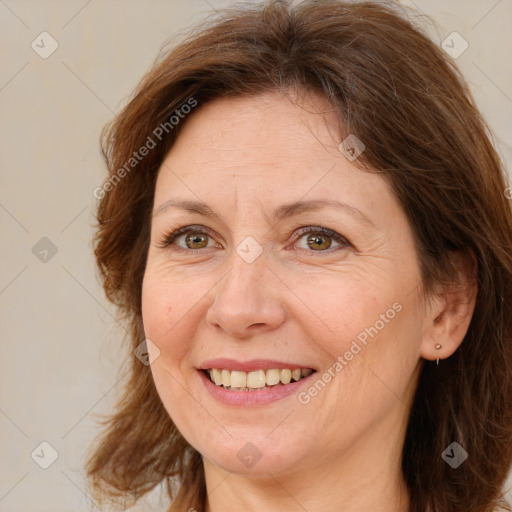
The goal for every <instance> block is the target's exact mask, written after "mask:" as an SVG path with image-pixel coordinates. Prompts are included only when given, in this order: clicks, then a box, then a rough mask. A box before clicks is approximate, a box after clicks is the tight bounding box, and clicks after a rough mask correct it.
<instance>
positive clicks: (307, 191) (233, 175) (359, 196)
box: [155, 92, 394, 209]
mask: <svg viewBox="0 0 512 512" xmlns="http://www.w3.org/2000/svg"><path fill="white" fill-rule="evenodd" d="M340 142H341V141H340V135H339V134H338V130H337V117H336V114H335V113H334V112H333V110H332V107H330V106H329V105H328V104H327V103H326V102H325V101H324V100H322V99H321V98H319V97H317V96H312V95H309V96H305V97H301V98H300V99H297V98H294V99H293V100H291V99H290V98H288V97H285V96H283V95H282V94H281V93H278V92H276V93H265V94H262V95H258V96H251V97H235V98H223V99H219V100H214V101H212V102H209V103H207V104H205V105H203V106H199V108H198V109H197V110H196V111H195V112H194V113H193V114H192V115H191V116H190V117H189V118H188V119H186V122H185V124H184V126H183V128H182V131H181V133H180V135H179V137H178V138H177V140H176V142H175V144H174V145H173V147H172V148H171V150H170V152H169V153H168V155H167V157H166V158H165V160H164V162H163V163H162V165H161V168H160V171H159V176H158V181H157V188H156V192H155V206H158V204H159V203H161V202H162V201H165V200H168V199H169V198H170V196H172V198H181V199H187V200H203V201H205V202H208V203H211V202H212V200H213V201H214V202H216V203H217V204H218V205H224V207H225V205H227V204H229V205H230V206H233V207H235V206H234V205H236V208H241V207H242V206H243V204H251V203H254V201H255V200H256V199H257V200H258V202H262V203H265V204H269V205H270V204H273V203H275V204H278V203H279V204H282V203H284V202H290V201H293V200H300V199H306V200H316V199H337V200H342V201H344V202H347V203H348V202H351V201H355V202H357V203H359V205H360V206H362V207H363V208H367V209H372V208H374V207H375V206H378V207H379V208H381V209H382V208H383V205H382V204H381V205H376V204H375V198H374V197H373V196H380V199H378V201H380V202H385V201H386V200H387V201H388V202H389V201H391V202H393V201H394V199H393V197H392V195H391V191H390V190H389V189H388V187H387V183H386V182H385V180H384V179H383V178H382V177H381V176H379V175H377V174H374V173H369V172H364V171H362V170H360V169H359V168H358V167H356V166H355V165H353V164H352V163H351V162H350V161H349V160H347V158H346V157H345V156H344V154H343V153H342V152H341V151H340V149H339V145H340ZM379 190H380V192H381V193H380V194H378V193H377V194H374V193H370V191H373V192H378V191H379ZM247 208H249V206H247Z"/></svg>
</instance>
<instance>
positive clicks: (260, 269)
mask: <svg viewBox="0 0 512 512" xmlns="http://www.w3.org/2000/svg"><path fill="white" fill-rule="evenodd" d="M230 263H231V265H230V267H229V270H228V272H227V274H226V275H225V276H224V278H223V279H221V281H220V282H219V283H218V284H217V286H215V287H214V288H213V293H214V294H215V295H214V299H213V302H212V304H211V306H210V307H209V308H208V311H207V314H206V321H207V323H208V324H209V325H212V326H213V327H214V328H215V329H222V330H223V331H225V333H226V334H227V335H229V336H231V337H233V338H237V339H245V338H248V337H250V336H253V335H255V334H261V333H264V332H266V331H271V330H273V329H276V328H278V327H279V326H280V325H281V324H282V323H283V322H284V320H285V309H284V307H283V302H282V296H281V295H282V294H281V293H280V292H279V290H283V289H284V288H285V287H284V286H283V283H282V282H281V281H280V279H279V278H278V277H277V276H276V275H275V271H272V270H270V268H269V267H268V266H267V264H266V258H265V257H264V254H262V255H261V256H260V257H259V258H257V259H256V260H255V261H253V262H252V263H247V262H246V261H244V260H243V259H242V258H241V257H240V256H239V255H238V254H237V253H236V252H235V251H233V256H232V260H231V262H230Z"/></svg>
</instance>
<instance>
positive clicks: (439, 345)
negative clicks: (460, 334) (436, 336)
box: [436, 343, 443, 365]
mask: <svg viewBox="0 0 512 512" xmlns="http://www.w3.org/2000/svg"><path fill="white" fill-rule="evenodd" d="M441 348H443V345H441V343H436V350H439V349H441ZM436 364H437V365H439V357H438V358H437V363H436Z"/></svg>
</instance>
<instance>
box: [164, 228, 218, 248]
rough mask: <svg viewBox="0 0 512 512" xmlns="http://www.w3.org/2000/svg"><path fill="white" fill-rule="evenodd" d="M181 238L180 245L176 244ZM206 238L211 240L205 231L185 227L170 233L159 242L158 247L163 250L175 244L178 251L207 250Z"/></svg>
mask: <svg viewBox="0 0 512 512" xmlns="http://www.w3.org/2000/svg"><path fill="white" fill-rule="evenodd" d="M181 238H182V239H183V242H182V244H181V245H180V244H177V243H176V242H177V241H178V240H179V239H181ZM208 238H210V240H212V237H211V235H210V234H209V231H208V230H206V231H205V229H204V228H202V227H201V226H185V227H182V228H179V229H176V230H175V231H171V232H170V233H169V234H168V235H166V236H165V237H164V238H163V239H162V240H161V241H160V243H159V244H158V246H159V247H161V248H163V249H165V248H166V247H169V246H170V245H172V244H175V245H177V246H178V248H179V249H182V250H184V251H186V250H188V249H191V250H197V249H205V248H206V249H208V248H209V247H208Z"/></svg>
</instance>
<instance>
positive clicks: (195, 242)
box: [177, 233, 208, 249]
mask: <svg viewBox="0 0 512 512" xmlns="http://www.w3.org/2000/svg"><path fill="white" fill-rule="evenodd" d="M177 238H179V237H177ZM185 245H186V246H187V248H189V249H203V248H204V247H206V246H207V245H208V235H207V234H206V233H192V234H187V235H186V236H185Z"/></svg>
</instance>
